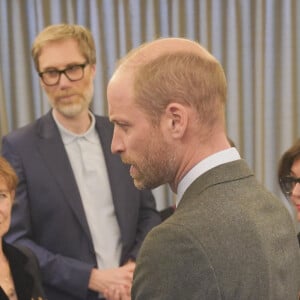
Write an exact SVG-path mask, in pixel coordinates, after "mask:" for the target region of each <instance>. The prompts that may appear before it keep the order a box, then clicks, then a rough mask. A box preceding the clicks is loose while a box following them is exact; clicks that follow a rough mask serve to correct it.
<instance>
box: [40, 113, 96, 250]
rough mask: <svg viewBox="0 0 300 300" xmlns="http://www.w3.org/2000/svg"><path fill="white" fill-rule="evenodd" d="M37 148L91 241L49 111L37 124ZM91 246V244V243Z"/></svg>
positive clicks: (78, 195)
mask: <svg viewBox="0 0 300 300" xmlns="http://www.w3.org/2000/svg"><path fill="white" fill-rule="evenodd" d="M38 135H39V139H38V145H37V146H38V149H39V151H40V153H41V156H42V157H43V159H44V161H45V163H46V165H47V167H48V168H49V170H50V173H51V174H52V176H53V178H54V179H55V180H56V182H57V184H58V185H59V187H60V189H61V190H62V192H63V194H64V196H65V197H64V199H66V201H67V202H68V204H69V205H70V207H71V209H72V210H73V211H74V214H75V215H76V216H77V219H78V222H79V223H80V225H81V226H82V228H83V230H84V232H85V233H86V234H87V236H88V237H89V240H90V241H91V243H92V239H91V234H90V230H89V227H88V224H87V220H86V216H85V213H84V209H83V205H82V201H81V197H80V193H79V190H78V187H77V184H76V180H75V177H74V174H73V171H72V167H71V165H70V162H69V159H68V156H67V153H66V151H65V148H64V145H63V141H62V139H61V136H60V134H59V131H58V128H57V126H56V124H55V121H54V120H53V117H52V114H51V112H49V113H48V114H47V115H46V116H45V117H44V118H42V119H40V122H39V124H38ZM91 246H92V244H91Z"/></svg>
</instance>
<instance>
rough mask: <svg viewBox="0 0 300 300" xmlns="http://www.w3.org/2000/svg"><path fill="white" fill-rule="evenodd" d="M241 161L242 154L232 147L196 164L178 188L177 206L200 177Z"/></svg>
mask: <svg viewBox="0 0 300 300" xmlns="http://www.w3.org/2000/svg"><path fill="white" fill-rule="evenodd" d="M238 159H241V156H240V154H239V153H238V151H237V149H236V148H234V147H231V148H229V149H226V150H222V151H220V152H217V153H214V154H213V155H210V156H208V157H206V158H205V159H203V160H202V161H200V162H199V163H198V164H196V165H195V166H194V167H193V168H192V169H191V170H190V171H189V172H188V173H187V174H186V175H185V176H184V177H183V178H182V179H181V181H180V182H179V184H178V188H177V200H176V206H178V204H179V202H180V200H181V198H182V196H183V194H184V192H185V191H186V190H187V188H188V187H189V186H190V185H191V184H192V183H193V181H194V180H196V179H197V178H198V177H199V176H200V175H202V174H204V173H205V172H207V171H208V170H210V169H212V168H214V167H216V166H219V165H222V164H225V163H228V162H231V161H234V160H238Z"/></svg>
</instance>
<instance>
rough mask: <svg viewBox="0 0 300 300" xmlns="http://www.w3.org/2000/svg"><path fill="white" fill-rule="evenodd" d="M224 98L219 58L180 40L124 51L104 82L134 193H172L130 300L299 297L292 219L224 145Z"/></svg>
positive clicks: (144, 251)
mask: <svg viewBox="0 0 300 300" xmlns="http://www.w3.org/2000/svg"><path fill="white" fill-rule="evenodd" d="M226 94H227V84H226V78H225V75H224V71H223V68H222V67H221V65H220V63H219V62H218V61H217V60H216V58H215V57H213V56H212V55H211V54H210V53H209V52H208V51H207V50H206V49H204V48H203V47H202V46H201V45H199V44H198V43H196V42H194V41H191V40H188V39H183V38H162V39H158V40H155V41H153V42H150V43H146V44H143V45H142V46H140V47H139V48H137V49H134V50H132V51H130V52H129V54H128V55H127V56H125V57H124V58H123V59H122V60H121V61H120V63H119V64H118V66H117V68H116V70H115V72H114V74H113V76H112V78H111V79H110V81H109V84H108V88H107V99H108V109H109V118H110V121H111V122H112V123H113V124H114V134H113V139H112V145H111V149H112V152H113V153H118V154H119V155H120V156H121V158H122V161H123V162H124V163H126V164H129V165H130V175H131V177H132V178H133V181H134V184H135V185H136V187H138V188H139V189H141V190H142V189H145V188H155V187H157V186H159V185H161V184H164V183H168V184H169V185H170V187H171V189H172V190H173V192H174V193H177V201H176V210H175V211H174V213H173V214H172V215H171V216H170V217H169V218H167V219H166V220H165V221H164V222H163V223H162V224H160V225H159V226H157V227H155V228H154V229H153V230H151V232H150V233H149V234H148V235H147V237H146V239H145V241H144V243H143V245H142V247H141V250H140V253H139V256H138V259H137V265H136V269H135V272H134V279H133V286H132V299H133V300H153V299H155V300H177V299H178V300H179V299H180V300H182V299H205V300H218V299H220V300H221V299H256V300H266V299H272V300H282V299H286V300H287V299H289V300H293V299H297V295H298V291H299V290H300V252H299V247H298V243H297V240H296V238H295V231H294V226H293V222H292V220H291V217H290V215H289V213H288V211H287V210H286V208H285V207H284V205H283V203H282V201H280V200H279V199H277V198H276V197H275V196H274V195H273V194H272V193H270V192H269V191H267V190H266V189H265V187H264V186H263V185H262V184H260V183H259V182H258V181H257V180H256V179H255V177H254V175H253V172H252V171H251V170H250V169H249V167H248V165H247V163H246V162H245V161H244V160H243V159H241V157H240V155H239V153H238V151H237V149H236V148H235V147H231V145H230V143H229V141H228V139H227V134H226V129H225V128H226V122H225V105H226Z"/></svg>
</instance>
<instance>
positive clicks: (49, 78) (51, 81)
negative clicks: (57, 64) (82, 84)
mask: <svg viewBox="0 0 300 300" xmlns="http://www.w3.org/2000/svg"><path fill="white" fill-rule="evenodd" d="M87 65H88V63H84V64H76V65H70V66H68V67H67V68H65V69H63V70H57V69H49V70H47V71H44V72H39V73H38V74H39V76H40V77H41V79H42V80H43V82H44V83H45V84H46V85H48V86H52V85H56V84H58V82H59V80H60V76H61V74H65V76H66V77H67V78H68V79H69V80H70V81H78V80H80V79H82V78H83V76H84V68H85V67H86V66H87Z"/></svg>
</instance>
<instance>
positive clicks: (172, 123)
mask: <svg viewBox="0 0 300 300" xmlns="http://www.w3.org/2000/svg"><path fill="white" fill-rule="evenodd" d="M165 115H166V119H167V126H168V130H169V132H170V134H171V135H172V136H173V138H181V137H182V136H183V135H184V133H185V131H186V128H187V125H188V111H187V107H186V106H184V105H182V104H180V103H176V102H172V103H170V104H169V105H168V106H167V107H166V109H165Z"/></svg>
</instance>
